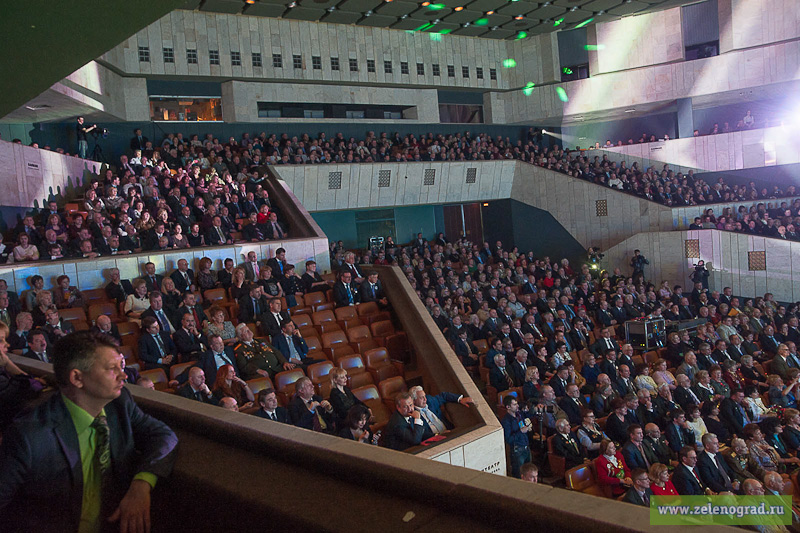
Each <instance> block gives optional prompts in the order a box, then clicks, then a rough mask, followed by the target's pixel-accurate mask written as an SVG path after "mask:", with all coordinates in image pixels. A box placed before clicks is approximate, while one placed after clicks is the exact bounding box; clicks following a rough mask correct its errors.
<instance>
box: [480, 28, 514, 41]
mask: <svg viewBox="0 0 800 533" xmlns="http://www.w3.org/2000/svg"><path fill="white" fill-rule="evenodd" d="M516 34H517V32H515V31H511V30H502V29H498V30H492V31H490V32H489V33H487V34H486V35H483V36H482V37H488V38H489V39H508V38H509V37H511V36H515V35H516Z"/></svg>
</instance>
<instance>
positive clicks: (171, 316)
mask: <svg viewBox="0 0 800 533" xmlns="http://www.w3.org/2000/svg"><path fill="white" fill-rule="evenodd" d="M164 303H166V302H164ZM161 310H162V311H164V316H166V317H167V320H169V323H170V328H171V329H170V330H169V334H170V335H172V334H173V333H175V331H176V329H175V328H176V327H177V328H180V327H181V321H180V320H178V317H176V316H175V314H176V313H175V312H174V311H173V312H170V310H169V309H167V307H166V306H164V307H162V308H161ZM149 316H151V317H153V318H155V319H156V320H158V317H157V316H156V312H155V311H153V308H152V307H148V308H147V309H145V310H144V311H142V316H141V317H140V318H141V319H142V320H144V319H145V318H147V317H149ZM158 323H159V325H161V321H160V320H158ZM198 327H199V325H198ZM161 331H162V332H165V333H166V332H167V331H166V329H164V328H163V327H162V328H161Z"/></svg>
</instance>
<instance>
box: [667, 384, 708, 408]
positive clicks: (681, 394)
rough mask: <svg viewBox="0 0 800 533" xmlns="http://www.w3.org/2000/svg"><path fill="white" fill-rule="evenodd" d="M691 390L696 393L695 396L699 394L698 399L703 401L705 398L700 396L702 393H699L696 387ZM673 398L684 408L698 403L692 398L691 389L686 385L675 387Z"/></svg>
mask: <svg viewBox="0 0 800 533" xmlns="http://www.w3.org/2000/svg"><path fill="white" fill-rule="evenodd" d="M691 391H692V392H693V393H694V394H695V396H697V399H698V400H700V401H701V402H702V401H703V400H704V398H702V397H701V396H700V393H698V392H697V391H696V390H695V389H691ZM672 399H673V400H675V402H676V403H677V404H678V405H680V406H681V409H683V410H686V408H687V407H689V406H692V405H698V404H697V402H695V401H694V399H692V395H691V394H689V389H687V388H686V387H681V386H680V385H679V386H677V387H675V390H674V391H672Z"/></svg>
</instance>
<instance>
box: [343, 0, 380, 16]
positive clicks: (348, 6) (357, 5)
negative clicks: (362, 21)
mask: <svg viewBox="0 0 800 533" xmlns="http://www.w3.org/2000/svg"><path fill="white" fill-rule="evenodd" d="M384 3H385V2H382V1H381V0H345V1H344V2H342V3H341V4H339V5H338V6H336V9H341V10H342V11H353V12H355V13H366V12H367V11H371V10H373V9H375V8H376V7H378V6H379V5H381V4H384ZM389 3H390V4H391V2H389Z"/></svg>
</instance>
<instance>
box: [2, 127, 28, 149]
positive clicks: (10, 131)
mask: <svg viewBox="0 0 800 533" xmlns="http://www.w3.org/2000/svg"><path fill="white" fill-rule="evenodd" d="M32 129H33V124H0V139H3V140H4V141H13V140H14V139H19V140H21V141H22V144H30V143H31V135H30V131H31V130H32Z"/></svg>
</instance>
